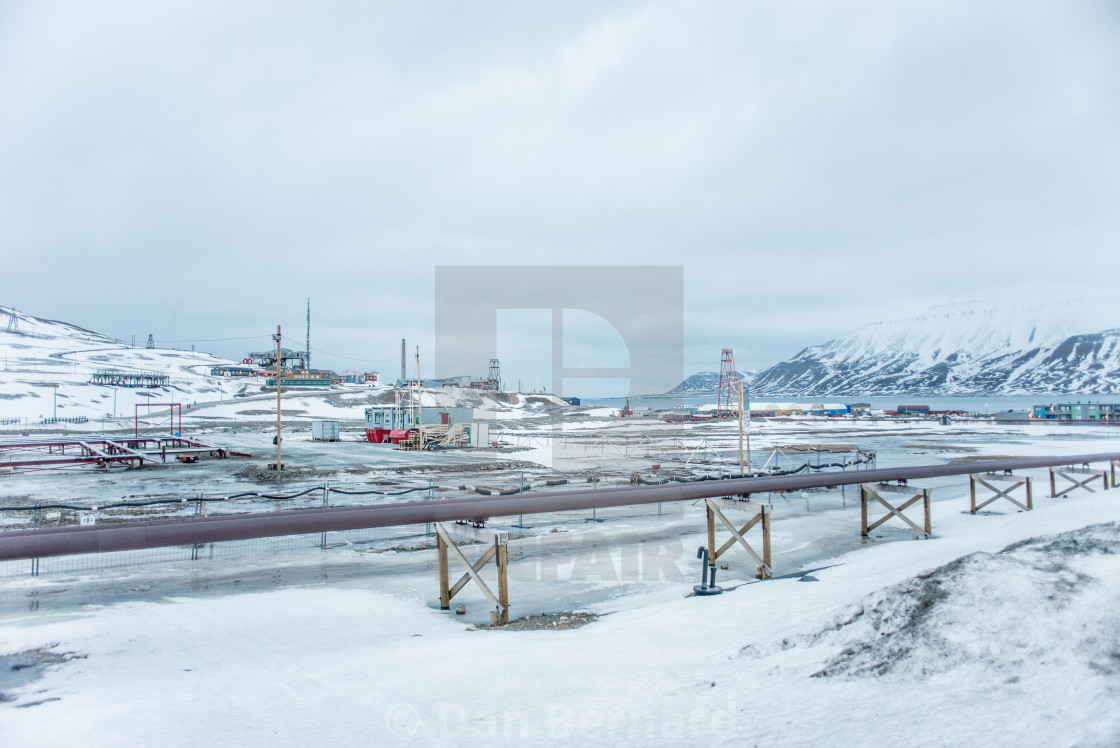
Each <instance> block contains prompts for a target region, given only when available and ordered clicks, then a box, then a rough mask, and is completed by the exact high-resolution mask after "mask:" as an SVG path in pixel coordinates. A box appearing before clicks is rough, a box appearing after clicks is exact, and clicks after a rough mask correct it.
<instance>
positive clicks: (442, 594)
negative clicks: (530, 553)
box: [435, 522, 509, 626]
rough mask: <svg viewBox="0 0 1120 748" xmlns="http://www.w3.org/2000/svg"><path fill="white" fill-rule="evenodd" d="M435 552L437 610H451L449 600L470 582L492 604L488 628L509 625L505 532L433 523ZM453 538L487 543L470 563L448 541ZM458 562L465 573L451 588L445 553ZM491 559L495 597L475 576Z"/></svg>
mask: <svg viewBox="0 0 1120 748" xmlns="http://www.w3.org/2000/svg"><path fill="white" fill-rule="evenodd" d="M435 528H436V553H437V555H438V559H439V607H440V609H441V610H450V609H451V599H452V598H453V597H455V595H456V594H458V593H459V591H460V590H462V589H463V587H465V586H466V585H467V582H470V581H472V580H473V581H474V583H475V584H476V585H478V588H479V589H480V590H482V593H483V594H484V595H486V597H487V598H488V599H489V600H490V602H491V603H493V604H494V612H493V613H492V614H491V616H490V623H491V625H497V626H503V625H505V624H507V623H509V578H508V569H509V551H508V544H509V533H508V532H507V531H505V530H492V529H487V528H485V527H472V526H470V525H460V524H446V523H443V522H436V523H435ZM453 535H454V536H457V537H458V538H460V539H461V540H466V541H468V542H472V541H473V542H482V543H490V544H491V545H489V547H488V548H487V549H486V550H485V551H483V553H482V555H481V556H480V557H479V559H478V560H477V561H474V562H471V561H469V560H467V557H466V556H465V555H464V554H463V551H462V550H460V548H459V546H458V545H457V544H456V543H455V541H454V540H453V539H452V536H453ZM449 551H450V553H451V555H453V556H454V557H455V559H456V560H457V561H459V563H461V564H462V565H463V566H464V567H466V570H467V573H466V574H464V575H463V576H462V577H460V578H459V581H457V582H456V583H455V584H454V585H452V584H451V583H450V582H451V579H450V576H449V572H450V565H449V563H448V561H449V557H448V552H449ZM491 559H494V565H495V566H496V567H497V569H498V594H497V595H495V594H494V593H493V592H492V591H491V590H490V587H489V586H488V585H487V584H486V582H485V581H483V579H482V577H481V576H479V574H478V573H479V572H480V571H481V570H482V568H483V567H484V566H486V564H487V563H488V562H489V561H490V560H491Z"/></svg>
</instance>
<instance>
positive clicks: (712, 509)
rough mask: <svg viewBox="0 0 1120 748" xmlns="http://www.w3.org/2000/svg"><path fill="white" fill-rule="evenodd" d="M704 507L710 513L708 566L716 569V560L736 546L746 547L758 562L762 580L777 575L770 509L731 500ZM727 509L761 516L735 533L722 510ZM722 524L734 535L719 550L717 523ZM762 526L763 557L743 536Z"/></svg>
mask: <svg viewBox="0 0 1120 748" xmlns="http://www.w3.org/2000/svg"><path fill="white" fill-rule="evenodd" d="M704 504H705V505H706V506H707V509H708V564H709V565H712V566H714V565H715V563H716V559H717V558H719V557H720V556H722V555H723V554H724V553H726V552H727V551H728V550H729V549H730V548H731V547H732V546H734V545H735V544H736V543H738V544H739V545H741V546H743V550H745V551H746V552H747V553H748V554H750V557H751V558H753V559H754V562H755V563H756V564H758V569H759V571H758V576H760V577H761V578H762V579H769V578H770V576H771V575H772V574H773V569H772V568H771V566H770V507H768V506H765V505H763V504H756V503H754V502H751V501H735V500H730V499H704ZM721 506H722V507H723V508H725V509H743V510H747V511H753V512H757V514H755V515H754V516H753V517H751V518H750V519H749V520H747V523H746V524H745V525H743V526H742V527H740V528H739V529H735V525H733V524H731V521H730V520H728V519H727V517H725V516H724V515H723V512H721V511H720V507H721ZM717 519H718V520H719V521H720V522H721V523H722V524H723V526H724V527H726V528H727V530H728V531H729V532H730V533H731V537H730V538H728V540H727V542H726V543H724V544H723V545H721V546H720V547H719V548H715V544H716V525H715V520H717ZM759 522H761V523H762V555H761V556H759V555H758V553H756V552H755V550H754V548H752V547H751V544H750V543H748V542H747V541H746V538H744V537H743V536H744V535H746V534H747V531H748V530H750V529H751V528H752V527H754V526H755V525H757V524H758V523H759Z"/></svg>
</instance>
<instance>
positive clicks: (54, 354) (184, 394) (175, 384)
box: [0, 307, 259, 427]
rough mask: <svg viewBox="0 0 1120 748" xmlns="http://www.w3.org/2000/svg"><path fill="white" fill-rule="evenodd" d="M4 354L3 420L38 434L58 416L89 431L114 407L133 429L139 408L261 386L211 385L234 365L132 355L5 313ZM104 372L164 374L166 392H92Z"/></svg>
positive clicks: (0, 327) (105, 341) (158, 353)
mask: <svg viewBox="0 0 1120 748" xmlns="http://www.w3.org/2000/svg"><path fill="white" fill-rule="evenodd" d="M13 318H14V320H15V322H14V323H12V322H11V320H12V319H13ZM0 349H2V350H3V355H4V361H3V370H2V371H0V420H3V421H10V420H12V419H20V420H21V422H22V424H21V425H29V426H35V425H38V424H39V421H40V420H41V419H47V418H52V417H54V416H55V415H57V417H58V418H59V419H73V418H80V417H82V416H84V417H86V418H87V419H89V422H90V423H93V422H97V423H98V424H100V420H101V419H102V418H105V419H106V420H110V419H112V418H113V416H114V407H115V414H116V415H117V416H119V417H121V418H127V419H128V420H130V421H131V419H132V416H133V413H134V405H135V404H137V403H147V402H176V403H184V404H191V403H195V402H203V401H208V400H221V399H229V398H231V397H233V396H234V395H238V394H243V393H244V390H245V389H246V388H250V387H251V386H252V385H257V383H256V382H255V381H245V382H231V381H230V380H221V379H219V378H217V377H211V376H210V369H211V367H213V366H216V365H218V364H228V363H232V362H230V361H228V360H227V359H222V358H217V357H215V356H211V355H210V354H208V353H196V352H194V351H179V350H169V349H161V348H131V347H129V345H128V344H127V343H124V342H122V341H119V340H115V339H113V338H110V337H108V336H106V335H101V334H99V333H96V332H92V331H90V330H86V329H84V328H82V327H78V326H76V325H72V324H68V323H66V322H59V321H56V320H49V319H42V318H39V317H33V316H31V315H28V314H24V313H22V312H19V311H16V310H14V309H8V308H5V307H0ZM101 370H114V371H127V372H134V373H159V374H166V375H167V376H168V386H166V387H158V388H123V387H122V388H113V387H106V386H99V385H94V384H90V383H89V382H90V378H91V377H92V376H93V374H94V373H95V372H97V371H101ZM257 389H259V385H257ZM5 425H10V424H8V423H5ZM67 426H68V427H74V426H77V425H76V424H67Z"/></svg>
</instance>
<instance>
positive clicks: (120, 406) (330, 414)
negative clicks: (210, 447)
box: [0, 307, 565, 432]
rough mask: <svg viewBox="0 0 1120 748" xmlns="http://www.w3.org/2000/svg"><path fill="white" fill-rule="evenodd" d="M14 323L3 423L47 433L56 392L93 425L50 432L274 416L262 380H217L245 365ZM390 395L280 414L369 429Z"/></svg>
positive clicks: (530, 401)
mask: <svg viewBox="0 0 1120 748" xmlns="http://www.w3.org/2000/svg"><path fill="white" fill-rule="evenodd" d="M13 314H14V315H15V316H16V317H17V319H18V329H17V331H15V332H12V331H9V330H7V329H2V328H0V348H2V349H3V350H4V356H5V358H4V369H3V371H0V418H3V419H13V418H18V419H20V420H21V423H20V424H18V427H19V428H31V429H35V430H41V429H42V426H41V425H40V423H39V421H40V420H41V419H43V418H51V417H52V416H53V415H54V414H55V412H56V410H55V391H56V390H55V385H58V387H57V415H58V417H59V418H72V417H80V416H85V417H86V418H87V419H89V420H88V421H87V422H86V423H84V424H73V423H65V424H58V425H47V426H46V428H49V429H51V430H58V429H65V430H66V431H79V432H80V431H100V430H101V429H102V428H103V427H104V428H129V429H131V428H132V427H133V419H134V416H135V414H136V412H137V411H136V408H135V406H136V405H141V406H144V405H145V404H147V403H171V402H173V403H181V404H182V405H183V408H182V414H183V418H184V425H186V424H188V423H189V422H190V421H191V420H192V418H207V419H225V420H229V421H234V422H236V421H260V420H262V419H263V418H265V417H266V416H264V415H262V414H261V413H260V412H259V411H262V410H272V411H273V413H275V402H276V395H275V392H271V393H268V392H265V391H264V388H263V385H264V381H263V379H261V378H258V377H244V378H242V377H214V376H210V371H211V369H212V368H214V367H215V366H219V365H228V364H237V365H240V362H234V361H230V360H228V359H222V358H217V357H215V356H212V355H210V354H208V353H202V352H194V351H180V350H175V349H162V348H154V349H152V348H131V347H129V346H128V345H127V344H125V343H123V342H121V341H118V340H114V339H112V338H109V337H107V336H104V335H100V334H98V333H94V332H90V331H89V330H85V329H83V328H81V327H77V326H74V325H70V324H67V323H64V322H57V321H53V320H44V319H40V318H38V317H32V316H29V315H26V314H23V313H22V312H18V311H16V310H12V309H7V308H5V307H0V322H2V321H3V320H5V319H7V316H8V315H13ZM104 369H113V370H119V371H129V372H147V373H164V374H167V375H168V376H169V377H170V386H168V387H160V388H152V389H147V388H124V387H121V388H113V387H106V386H97V385H92V384H89V380H90V377H91V376H92V375H93V374H94V373H95V372H96V371H98V370H104ZM391 389H392V388H391V387H390V386H389V385H385V384H382V383H377V384H375V385H373V386H370V385H366V384H361V385H342V386H340V387H339V386H336V387H332V388H330V389H327V390H308V391H301V390H298V389H292V390H288V391H286V392H285V394H284V397H283V403H284V405H283V407H284V410H285V412H287V411H291V414H292V416H293V417H295V418H297V419H299V420H304V421H306V420H307V419H312V418H335V419H348V420H352V421H362V420H363V419H364V408H365V406H366V405H369V404H370V403H371V402H372V401H373V398H374V397H375V396H378V395H382V394H383V393H387V392H389V391H391ZM421 403H422V404H423V406H424V407H462V406H466V407H474V408H475V409H476V417H477V418H479V419H498V418H500V419H502V420H516V419H521V418H528V417H533V416H536V415H540V414H541V413H542V412H545V411H547V409H548V408H550V407H554V406H555V407H559V406H564V405H565V404H564V403H563V401H561V400H559V399H558V398H556V397H554V396H552V395H544V394H512V393H510V394H508V396H505V397H504V399H499V398H498V397H497V396H496V393H491V392H483V391H479V390H459V389H448V388H444V389H424V390H422V391H421ZM188 406H189V408H188ZM114 408H115V410H114ZM192 411H193V412H192ZM254 411H257V412H254ZM114 414H115V416H116V418H114ZM139 414H140V418H141V420H142V423H143V422H147V423H146V424H144V425H147V426H149V427H154V426H157V425H165V424H167V423H168V408H167V407H166V406H164V407H162V408H153V409H152V410H151V411H150V415H149V409H148V408H145V407H141V408H140V410H139ZM9 428H12V426H9Z"/></svg>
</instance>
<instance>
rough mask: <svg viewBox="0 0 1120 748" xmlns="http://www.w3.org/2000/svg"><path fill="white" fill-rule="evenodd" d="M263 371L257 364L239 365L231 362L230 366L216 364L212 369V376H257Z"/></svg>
mask: <svg viewBox="0 0 1120 748" xmlns="http://www.w3.org/2000/svg"><path fill="white" fill-rule="evenodd" d="M261 373H263V372H262V371H261V370H260V369H258V368H257V367H255V366H238V365H237V364H230V365H228V366H215V367H214V368H213V369H211V370H210V376H212V377H255V376H257V375H258V374H261Z"/></svg>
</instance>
